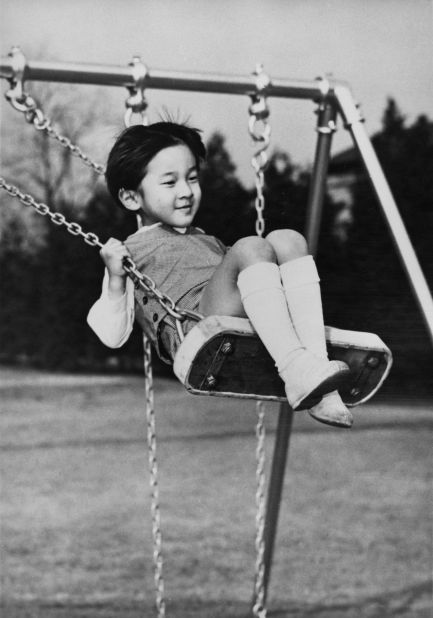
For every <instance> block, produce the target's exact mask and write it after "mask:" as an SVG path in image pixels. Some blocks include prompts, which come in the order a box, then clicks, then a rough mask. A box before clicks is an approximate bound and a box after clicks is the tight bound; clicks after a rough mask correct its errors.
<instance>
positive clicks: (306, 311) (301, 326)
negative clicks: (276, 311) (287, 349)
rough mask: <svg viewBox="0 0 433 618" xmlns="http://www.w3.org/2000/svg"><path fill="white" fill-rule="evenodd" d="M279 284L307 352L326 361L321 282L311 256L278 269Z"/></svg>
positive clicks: (290, 262)
mask: <svg viewBox="0 0 433 618" xmlns="http://www.w3.org/2000/svg"><path fill="white" fill-rule="evenodd" d="M280 273H281V280H282V283H283V287H284V291H285V294H286V299H287V305H288V307H289V312H290V316H291V318H292V322H293V325H294V327H295V330H296V333H297V335H298V337H299V339H300V341H301V343H302V345H304V346H305V347H306V348H307V349H308V350H310V352H313V353H314V354H316V356H318V357H319V358H327V357H328V355H327V352H326V339H325V325H324V322H323V309H322V297H321V294H320V285H319V282H320V278H319V273H318V272H317V268H316V264H315V262H314V259H313V256H312V255H306V256H304V257H300V258H298V259H296V260H291V261H289V262H286V263H285V264H282V265H281V266H280Z"/></svg>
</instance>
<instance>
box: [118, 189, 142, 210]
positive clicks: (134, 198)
mask: <svg viewBox="0 0 433 618" xmlns="http://www.w3.org/2000/svg"><path fill="white" fill-rule="evenodd" d="M119 200H120V201H121V202H122V204H123V206H125V208H127V209H128V210H140V208H141V199H140V196H139V194H138V192H137V191H132V189H119Z"/></svg>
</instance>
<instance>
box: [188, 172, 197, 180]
mask: <svg viewBox="0 0 433 618" xmlns="http://www.w3.org/2000/svg"><path fill="white" fill-rule="evenodd" d="M188 180H189V182H197V180H198V175H197V174H192V175H191V176H190V177H189V178H188Z"/></svg>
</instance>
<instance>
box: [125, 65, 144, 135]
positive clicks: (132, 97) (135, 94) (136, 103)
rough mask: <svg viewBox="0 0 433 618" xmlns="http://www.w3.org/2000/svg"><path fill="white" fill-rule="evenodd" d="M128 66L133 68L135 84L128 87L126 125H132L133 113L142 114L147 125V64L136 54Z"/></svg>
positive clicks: (142, 119)
mask: <svg viewBox="0 0 433 618" xmlns="http://www.w3.org/2000/svg"><path fill="white" fill-rule="evenodd" d="M128 66H130V67H131V69H132V76H133V78H134V82H135V84H134V86H132V87H130V88H128V91H129V97H128V98H127V99H126V101H125V106H126V111H125V115H124V118H123V121H124V124H125V127H130V126H131V125H132V118H133V114H140V120H141V124H143V125H144V126H147V125H148V124H149V119H148V117H147V106H148V103H147V100H146V96H145V94H144V88H145V85H146V78H147V75H148V73H149V71H148V69H147V66H146V65H145V64H144V63H143V62H142V61H141V59H140V57H139V56H134V57H133V58H132V60H131V62H130V63H129V64H128Z"/></svg>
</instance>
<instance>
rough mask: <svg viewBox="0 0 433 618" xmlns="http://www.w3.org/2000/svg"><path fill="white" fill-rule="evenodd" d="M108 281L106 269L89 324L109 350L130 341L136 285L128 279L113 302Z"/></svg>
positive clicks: (153, 225) (145, 228)
mask: <svg viewBox="0 0 433 618" xmlns="http://www.w3.org/2000/svg"><path fill="white" fill-rule="evenodd" d="M160 225H162V224H161V223H154V224H152V225H145V226H143V227H141V228H140V229H139V233H140V234H143V233H146V231H147V230H150V229H152V228H154V227H158V226H160ZM174 229H175V230H177V231H178V232H180V233H182V234H183V233H185V231H186V230H185V228H174ZM201 231H203V230H201ZM108 279H109V276H108V271H107V269H105V273H104V279H103V281H102V291H101V296H100V297H99V298H98V300H97V301H96V302H95V304H94V305H93V306H92V307H91V309H90V311H89V313H88V315H87V323H88V325H89V326H90V328H91V329H92V330H93V331H94V332H95V334H96V335H97V336H98V337H99V339H100V340H101V341H102V343H103V344H104V345H106V346H107V347H109V348H120V347H121V346H122V345H123V344H124V343H126V342H127V341H128V339H129V336H130V334H131V332H132V327H133V325H134V317H135V308H134V307H135V300H134V283H133V282H132V280H131V279H130V278H129V277H127V278H126V290H125V293H124V295H123V296H122V297H121V298H118V299H115V300H113V299H111V298H109V296H108Z"/></svg>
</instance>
